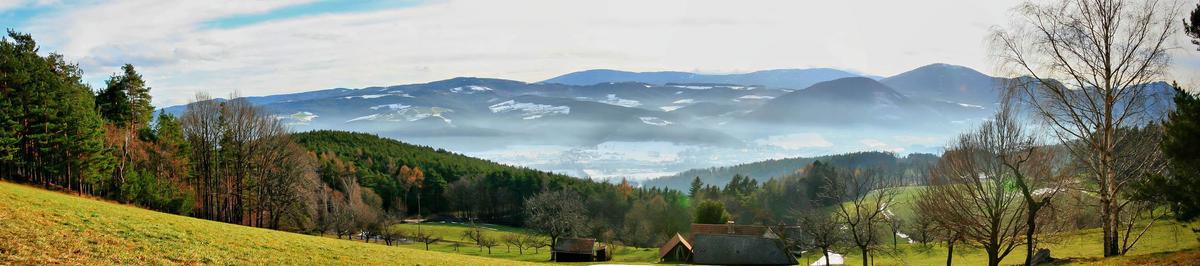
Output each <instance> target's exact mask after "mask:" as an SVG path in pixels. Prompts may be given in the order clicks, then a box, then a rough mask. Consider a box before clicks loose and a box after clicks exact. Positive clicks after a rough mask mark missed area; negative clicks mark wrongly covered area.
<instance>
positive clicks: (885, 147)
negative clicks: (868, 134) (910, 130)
mask: <svg viewBox="0 0 1200 266" xmlns="http://www.w3.org/2000/svg"><path fill="white" fill-rule="evenodd" d="M858 143H859V144H861V145H862V146H863V147H864V148H865V150H869V151H887V152H894V153H903V152H904V148H903V147H897V146H893V145H891V144H888V143H885V142H883V141H880V140H877V139H862V140H860V141H859V142H858Z"/></svg>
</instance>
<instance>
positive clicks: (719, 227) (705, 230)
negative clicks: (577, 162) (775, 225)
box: [692, 224, 774, 236]
mask: <svg viewBox="0 0 1200 266" xmlns="http://www.w3.org/2000/svg"><path fill="white" fill-rule="evenodd" d="M770 231H771V228H770V227H766V226H762V225H739V224H692V236H695V235H743V236H773V235H774V233H772V234H769V235H768V232H770Z"/></svg>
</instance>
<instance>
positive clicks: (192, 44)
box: [29, 0, 1016, 105]
mask: <svg viewBox="0 0 1200 266" xmlns="http://www.w3.org/2000/svg"><path fill="white" fill-rule="evenodd" d="M306 2H307V1H303V0H295V1H287V0H285V1H265V2H260V1H230V2H220V3H215V2H213V1H184V2H175V1H155V0H130V1H119V2H104V3H97V4H87V5H82V6H74V7H72V8H67V9H65V10H62V11H60V12H52V13H49V14H45V15H43V16H39V17H37V18H35V19H33V20H32V21H30V23H29V24H30V25H31V26H30V29H31V31H32V33H34V34H35V37H37V38H39V40H41V41H43V43H45V44H47V45H48V47H50V48H51V50H54V51H58V52H61V53H63V54H65V55H66V56H68V57H69V58H71V59H74V60H76V61H77V62H79V63H80V64H81V65H82V66H83V67H84V70H85V71H86V72H87V73H88V75H89V80H90V81H93V82H94V83H95V81H97V80H102V79H103V78H104V77H106V76H107V75H108V74H110V73H112V72H115V70H116V67H118V66H119V65H120V64H123V63H133V64H135V65H137V66H139V68H140V69H142V71H143V74H144V75H145V76H146V77H147V79H148V81H149V83H150V85H151V86H152V87H153V88H154V90H153V94H154V97H155V104H157V105H167V104H178V103H181V102H182V101H183V99H186V98H187V97H189V96H190V95H191V94H192V93H194V92H195V91H208V92H210V93H212V94H216V95H224V94H227V93H229V92H232V91H241V93H242V94H243V95H265V94H274V93H282V92H295V91H306V90H315V89H322V88H331V87H364V86H372V85H394V84H404V83H415V82H427V81H433V80H439V79H445V78H451V77H455V76H483V77H499V78H509V79H516V80H523V81H531V82H532V81H540V80H544V79H546V78H549V77H553V76H555V75H558V74H562V73H566V72H570V71H575V70H581V69H588V68H616V69H627V70H634V71H649V70H698V71H702V72H720V73H727V72H744V71H751V70H760V69H770V68H796V67H837V68H846V69H855V70H859V71H863V72H867V73H872V74H877V75H891V74H895V73H898V72H901V71H904V70H908V69H911V68H913V67H916V66H920V65H924V64H927V63H930V62H952V63H956V64H962V65H967V66H971V67H975V68H979V69H981V70H986V69H988V67H987V66H989V64H988V63H987V58H986V54H987V53H985V51H984V49H985V47H984V44H983V38H984V36H985V35H986V29H985V28H980V27H976V26H972V25H978V24H981V23H982V24H987V25H990V24H1000V23H1001V22H1003V21H1004V20H1005V19H1007V17H1006V16H1005V15H1006V13H1005V12H1006V10H1007V8H1009V7H1011V6H1013V5H1015V4H1016V0H1011V1H987V2H983V3H979V2H970V3H967V2H965V1H956V0H936V1H919V2H911V1H884V0H878V1H866V2H863V1H751V3H747V2H741V1H739V2H731V1H715V0H701V1H684V0H668V1H635V0H613V1H561V0H516V1H491V0H446V1H434V2H429V3H425V4H422V5H416V6H407V7H401V8H385V9H378V10H371V11H363V12H348V13H347V12H343V13H319V14H312V15H305V16H294V17H287V18H283V19H270V20H265V21H260V22H255V23H251V24H246V25H241V24H238V25H237V26H235V27H206V26H205V25H207V24H206V23H209V22H211V21H214V20H219V19H222V18H228V17H231V16H238V15H246V14H261V13H264V12H270V11H271V10H276V9H280V8H286V7H289V6H295V5H301V4H305V3H306ZM897 10H903V12H897ZM948 10H949V11H952V12H948ZM931 29H936V30H931ZM895 40H904V41H902V42H897V41H895ZM909 52H911V53H909ZM418 70H419V71H418ZM985 72H987V71H985Z"/></svg>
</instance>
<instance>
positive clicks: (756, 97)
mask: <svg viewBox="0 0 1200 266" xmlns="http://www.w3.org/2000/svg"><path fill="white" fill-rule="evenodd" d="M770 99H775V97H772V96H766V95H743V96H742V97H737V99H733V101H735V102H740V101H743V100H751V101H753V100H770Z"/></svg>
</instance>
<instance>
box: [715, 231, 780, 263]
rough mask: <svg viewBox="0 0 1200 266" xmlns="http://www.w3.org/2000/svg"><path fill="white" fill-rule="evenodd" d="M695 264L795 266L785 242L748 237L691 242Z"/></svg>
mask: <svg viewBox="0 0 1200 266" xmlns="http://www.w3.org/2000/svg"><path fill="white" fill-rule="evenodd" d="M691 243H692V263H695V264H720V265H795V264H796V263H797V262H796V258H795V257H792V255H791V253H790V252H788V250H787V248H785V247H784V246H783V241H780V240H779V239H774V238H766V237H760V236H745V235H709V234H699V235H696V236H695V237H693V238H692V242H691Z"/></svg>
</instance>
